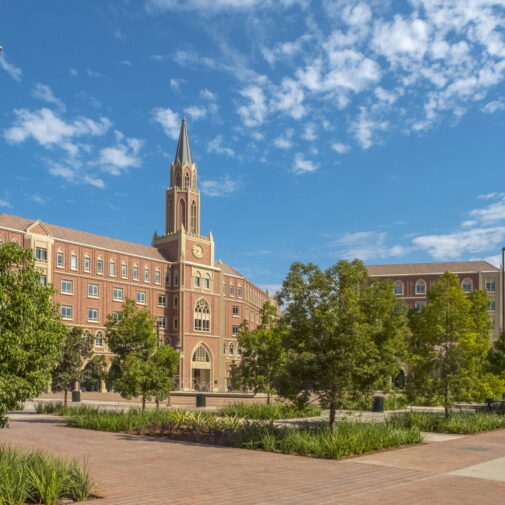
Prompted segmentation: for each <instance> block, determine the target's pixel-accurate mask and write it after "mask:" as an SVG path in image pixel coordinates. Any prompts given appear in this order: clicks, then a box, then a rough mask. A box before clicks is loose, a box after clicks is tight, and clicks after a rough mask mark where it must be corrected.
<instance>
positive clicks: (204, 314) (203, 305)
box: [195, 298, 210, 331]
mask: <svg viewBox="0 0 505 505" xmlns="http://www.w3.org/2000/svg"><path fill="white" fill-rule="evenodd" d="M195 331H210V309H209V304H208V303H207V300H204V299H203V298H200V300H198V301H197V302H196V305H195Z"/></svg>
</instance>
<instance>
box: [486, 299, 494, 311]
mask: <svg viewBox="0 0 505 505" xmlns="http://www.w3.org/2000/svg"><path fill="white" fill-rule="evenodd" d="M487 310H496V302H495V301H494V300H492V301H490V302H489V304H488V306H487Z"/></svg>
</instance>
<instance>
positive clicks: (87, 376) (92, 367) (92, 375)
mask: <svg viewBox="0 0 505 505" xmlns="http://www.w3.org/2000/svg"><path fill="white" fill-rule="evenodd" d="M107 377H108V373H107V360H106V359H105V356H104V355H103V354H95V355H94V356H93V357H92V358H91V359H90V360H89V361H88V362H87V363H86V367H85V368H84V371H83V380H88V381H98V384H101V383H102V381H106V380H107Z"/></svg>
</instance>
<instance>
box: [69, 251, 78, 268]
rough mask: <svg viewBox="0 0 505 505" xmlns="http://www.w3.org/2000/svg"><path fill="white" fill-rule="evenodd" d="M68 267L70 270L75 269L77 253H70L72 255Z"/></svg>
mask: <svg viewBox="0 0 505 505" xmlns="http://www.w3.org/2000/svg"><path fill="white" fill-rule="evenodd" d="M70 268H71V269H72V270H77V254H72V256H70Z"/></svg>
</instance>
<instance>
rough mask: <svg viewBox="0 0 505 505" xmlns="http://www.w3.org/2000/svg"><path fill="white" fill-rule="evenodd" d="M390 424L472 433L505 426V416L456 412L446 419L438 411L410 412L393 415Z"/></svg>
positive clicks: (400, 426) (440, 431) (447, 431)
mask: <svg viewBox="0 0 505 505" xmlns="http://www.w3.org/2000/svg"><path fill="white" fill-rule="evenodd" d="M389 424H390V425H392V426H395V427H397V428H405V429H410V428H411V427H416V428H419V429H420V430H421V431H433V432H438V433H462V434H471V433H480V432H482V431H491V430H498V429H503V428H505V416H504V415H499V414H495V413H493V412H490V413H476V414H473V413H468V414H465V413H454V414H452V415H450V416H449V417H448V418H447V419H446V418H445V416H444V415H443V414H438V413H428V412H408V413H404V414H396V415H394V416H392V418H391V419H390V420H389Z"/></svg>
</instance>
